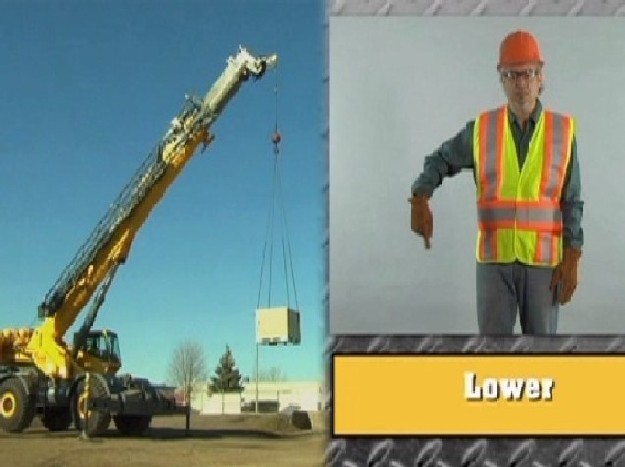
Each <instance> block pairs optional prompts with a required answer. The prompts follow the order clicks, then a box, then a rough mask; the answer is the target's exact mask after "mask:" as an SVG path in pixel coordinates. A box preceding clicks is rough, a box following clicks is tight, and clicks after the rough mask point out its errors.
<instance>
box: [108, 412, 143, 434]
mask: <svg viewBox="0 0 625 467" xmlns="http://www.w3.org/2000/svg"><path fill="white" fill-rule="evenodd" d="M113 422H114V423H115V426H116V427H117V430H118V431H119V432H120V434H122V435H123V436H140V435H142V434H143V433H145V432H146V431H147V429H148V428H150V423H152V416H151V415H116V416H115V417H113Z"/></svg>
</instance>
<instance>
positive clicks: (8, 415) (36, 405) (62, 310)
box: [0, 47, 277, 435]
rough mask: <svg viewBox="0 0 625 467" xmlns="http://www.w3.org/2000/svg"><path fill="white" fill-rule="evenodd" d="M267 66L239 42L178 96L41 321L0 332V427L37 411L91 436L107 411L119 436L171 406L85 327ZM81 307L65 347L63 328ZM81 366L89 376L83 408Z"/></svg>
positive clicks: (46, 420)
mask: <svg viewBox="0 0 625 467" xmlns="http://www.w3.org/2000/svg"><path fill="white" fill-rule="evenodd" d="M276 63H277V55H276V54H272V55H264V56H254V55H252V54H251V53H250V52H249V51H248V50H247V49H245V48H244V47H239V51H238V53H237V54H236V55H232V56H230V57H228V59H227V61H226V68H225V70H224V71H223V72H222V73H221V75H220V76H219V77H218V78H217V80H216V81H215V82H214V83H213V85H212V86H211V87H210V89H209V90H208V92H207V93H206V95H205V96H203V97H197V96H186V98H185V102H184V104H183V106H182V110H181V111H180V112H179V113H178V115H176V116H175V117H174V119H173V120H172V121H171V124H170V125H169V128H168V129H167V131H166V133H165V134H164V136H163V137H162V138H161V140H160V141H158V143H157V144H156V145H155V147H154V148H153V150H152V151H151V152H150V153H149V154H148V156H147V158H146V159H145V160H144V162H143V163H142V164H141V166H140V167H139V169H138V170H137V172H136V173H135V174H134V176H133V177H132V178H131V180H130V181H129V183H128V184H127V185H126V186H125V187H124V189H123V190H122V191H121V193H120V194H119V196H118V197H117V198H116V200H115V201H114V202H113V203H112V204H111V206H110V208H109V209H108V211H107V212H106V213H105V215H104V216H103V217H102V218H101V220H100V221H99V222H98V223H97V225H96V227H95V228H94V229H93V231H92V233H91V234H90V235H89V237H88V238H87V240H86V241H85V242H84V243H83V244H82V245H81V246H80V248H79V249H78V251H77V252H76V254H75V255H74V257H73V259H72V260H71V261H70V262H69V264H68V265H67V267H66V268H65V269H64V270H63V271H62V272H61V274H60V275H59V276H58V278H57V280H56V281H55V282H54V284H53V285H52V287H51V288H50V289H49V291H48V292H47V294H46V295H45V297H44V299H43V300H42V302H41V304H40V305H39V307H38V317H39V318H40V319H41V321H42V322H41V324H40V325H39V326H38V327H35V328H18V329H9V328H7V329H2V330H0V428H2V429H4V430H5V431H8V432H21V431H22V430H24V429H25V428H27V427H28V426H30V424H31V423H32V420H33V418H34V417H35V415H39V416H40V417H41V419H42V422H43V424H44V426H46V427H47V428H48V429H50V430H62V429H67V428H68V427H69V425H70V424H71V422H72V421H73V422H74V423H75V425H76V427H77V428H79V429H80V428H84V429H86V430H87V433H89V434H90V435H97V434H99V433H101V432H103V431H104V430H106V429H107V428H108V425H109V423H110V419H111V416H113V420H114V421H115V424H116V426H117V428H118V429H119V431H120V432H121V433H122V434H139V433H142V432H144V431H145V430H146V429H147V428H148V427H149V424H150V421H151V419H152V415H155V414H159V413H170V412H173V411H174V410H175V404H174V403H173V401H172V400H170V399H168V398H166V397H164V396H163V395H162V394H160V393H159V392H158V391H157V390H156V388H154V386H152V385H151V383H150V382H149V381H147V380H144V379H140V378H133V377H131V376H129V375H123V376H118V375H117V372H118V370H119V369H120V367H121V357H120V352H119V345H118V336H117V334H116V333H115V332H113V331H110V330H106V329H105V330H99V331H98V330H93V329H92V326H93V324H94V322H95V320H96V318H97V316H98V312H99V310H100V308H101V306H102V304H103V302H104V300H105V298H106V294H107V292H108V290H109V287H110V286H111V284H112V281H113V279H114V277H115V275H116V273H117V271H118V270H119V267H120V266H121V265H123V264H124V263H125V261H126V260H127V259H128V256H129V253H130V248H131V246H132V243H133V240H134V239H135V236H136V234H137V232H138V231H139V230H140V228H141V227H142V226H143V225H144V223H145V221H146V220H147V219H148V217H149V216H150V214H151V212H152V211H153V209H154V207H155V206H156V205H157V204H158V202H159V201H160V200H161V199H162V198H163V197H164V195H165V194H166V192H167V190H168V188H169V187H170V186H171V185H172V184H173V183H174V182H175V180H176V179H177V177H178V176H179V175H180V173H181V172H182V170H183V169H184V167H185V166H186V164H187V163H188V162H189V160H190V159H191V158H192V157H193V156H194V154H195V153H196V152H197V150H198V147H199V146H203V149H202V150H204V149H206V147H208V146H209V145H210V144H211V142H212V141H213V139H214V135H213V134H212V132H211V130H210V129H211V125H212V124H213V123H214V122H215V121H216V119H217V118H218V117H219V116H220V114H221V113H222V111H223V110H224V108H225V106H226V104H227V103H228V102H229V101H230V100H231V99H232V97H233V96H234V95H235V94H236V93H237V91H238V90H239V88H240V87H241V86H242V84H243V83H244V82H245V81H248V80H249V79H250V78H252V79H260V78H261V77H262V76H263V75H264V74H265V72H266V71H267V70H268V69H270V68H272V67H274V66H275V65H276ZM89 304H90V308H89V310H88V312H87V314H86V316H85V318H84V322H83V323H82V326H80V328H79V330H78V331H77V332H76V333H75V335H74V341H73V345H69V344H68V343H67V342H66V341H65V335H66V333H67V332H68V330H69V329H70V328H71V327H72V326H73V325H74V323H75V322H76V320H77V318H78V316H79V315H80V314H81V313H82V312H83V311H84V309H85V307H86V306H87V305H89ZM87 373H89V376H91V377H92V378H91V379H92V380H93V381H92V382H91V383H90V384H89V394H90V396H89V400H90V404H89V406H88V407H87V406H86V405H85V400H86V398H85V396H84V394H85V391H84V388H85V379H86V378H85V377H86V374H87ZM92 408H93V410H92ZM87 412H88V413H89V416H88V417H86V415H87ZM92 412H93V413H92ZM82 424H85V425H82Z"/></svg>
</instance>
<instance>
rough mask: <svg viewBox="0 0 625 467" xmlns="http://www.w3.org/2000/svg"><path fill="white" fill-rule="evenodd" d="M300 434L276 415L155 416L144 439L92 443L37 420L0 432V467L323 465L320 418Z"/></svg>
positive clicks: (113, 434) (114, 436)
mask: <svg viewBox="0 0 625 467" xmlns="http://www.w3.org/2000/svg"><path fill="white" fill-rule="evenodd" d="M311 418H312V420H313V428H312V429H308V430H299V429H297V428H294V427H293V426H292V425H290V424H289V423H288V422H287V421H286V419H285V418H284V417H279V416H276V415H264V414H261V415H229V416H222V415H193V416H192V417H191V430H190V432H189V434H188V436H187V435H186V434H185V430H184V427H185V417H184V416H175V417H155V418H154V420H153V422H152V427H151V428H150V429H149V430H148V432H147V433H146V434H145V435H143V436H142V437H137V438H122V437H121V436H119V435H118V433H117V431H116V430H115V426H114V425H113V423H112V422H111V425H110V427H109V431H108V433H107V434H106V435H105V436H103V437H99V438H94V439H90V440H83V439H80V437H79V436H78V432H76V431H65V432H60V433H51V432H49V431H47V430H46V429H45V428H42V427H41V425H40V423H39V422H38V420H35V421H34V422H33V425H32V427H31V428H29V429H28V430H25V431H24V432H23V433H21V434H17V435H15V434H6V433H4V432H1V431H0V465H2V466H5V465H6V466H12V467H22V466H23V467H83V466H90V467H109V466H120V465H123V466H125V467H126V466H128V467H135V466H136V467H160V466H163V467H165V466H167V467H178V466H180V467H195V466H198V467H200V466H239V465H240V466H275V467H282V466H284V467H286V466H290V467H291V466H292V467H298V466H302V467H303V466H307V467H308V466H322V465H323V455H324V451H325V444H326V432H325V429H324V426H323V423H321V417H314V414H313V416H312V417H311Z"/></svg>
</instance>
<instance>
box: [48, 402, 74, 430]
mask: <svg viewBox="0 0 625 467" xmlns="http://www.w3.org/2000/svg"><path fill="white" fill-rule="evenodd" d="M41 424H42V425H43V426H45V427H46V428H47V429H48V430H50V431H65V430H67V429H68V428H69V426H70V425H71V424H72V413H71V412H70V410H69V408H68V407H46V408H45V409H44V410H43V416H42V417H41Z"/></svg>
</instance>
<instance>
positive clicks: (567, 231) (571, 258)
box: [551, 136, 584, 304]
mask: <svg viewBox="0 0 625 467" xmlns="http://www.w3.org/2000/svg"><path fill="white" fill-rule="evenodd" d="M581 192H582V184H581V176H580V169H579V159H578V157H577V140H576V138H575V136H573V140H572V141H571V158H570V160H569V165H568V167H567V171H566V176H565V179H564V184H563V186H562V195H561V198H560V209H561V211H562V246H563V254H562V261H561V262H560V264H559V265H558V266H557V267H556V268H555V269H554V271H553V276H552V280H551V288H552V289H553V288H554V287H556V286H557V285H560V294H559V297H558V301H559V302H560V303H561V304H565V303H568V302H569V301H570V300H571V297H572V296H573V293H574V292H575V289H576V288H577V266H578V263H579V258H580V256H581V254H582V246H583V244H584V230H583V228H582V216H583V212H584V202H583V201H582V199H581Z"/></svg>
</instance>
